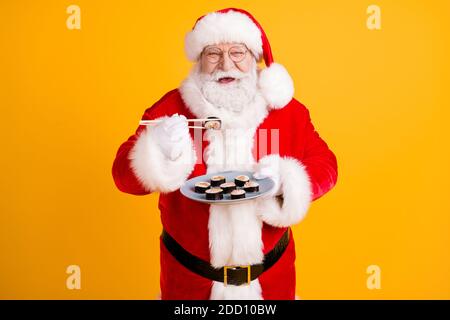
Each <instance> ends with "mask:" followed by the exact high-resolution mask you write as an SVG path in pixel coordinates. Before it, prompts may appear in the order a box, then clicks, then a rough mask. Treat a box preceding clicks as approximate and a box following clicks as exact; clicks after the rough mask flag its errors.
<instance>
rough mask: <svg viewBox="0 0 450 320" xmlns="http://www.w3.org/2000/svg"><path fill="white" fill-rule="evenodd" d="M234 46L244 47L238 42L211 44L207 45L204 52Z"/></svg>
mask: <svg viewBox="0 0 450 320" xmlns="http://www.w3.org/2000/svg"><path fill="white" fill-rule="evenodd" d="M235 46H239V47H240V46H245V45H244V44H243V43H239V42H221V43H217V44H211V45H207V46H205V48H204V49H205V50H206V49H210V48H219V49H222V50H224V49H229V48H231V47H235Z"/></svg>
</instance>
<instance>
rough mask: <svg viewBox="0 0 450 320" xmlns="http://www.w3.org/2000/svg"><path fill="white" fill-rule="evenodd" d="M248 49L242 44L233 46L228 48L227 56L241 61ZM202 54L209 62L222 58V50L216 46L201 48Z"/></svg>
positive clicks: (216, 61)
mask: <svg viewBox="0 0 450 320" xmlns="http://www.w3.org/2000/svg"><path fill="white" fill-rule="evenodd" d="M247 52H248V49H247V47H245V46H243V45H239V46H233V47H231V48H230V49H228V56H229V57H230V59H231V61H233V62H241V61H242V60H244V59H245V56H246V55H247ZM202 55H204V56H205V57H206V60H208V62H210V63H213V64H215V63H218V62H219V61H220V60H222V59H223V55H224V52H223V51H222V50H220V49H219V48H217V47H209V48H206V49H204V50H203V52H202Z"/></svg>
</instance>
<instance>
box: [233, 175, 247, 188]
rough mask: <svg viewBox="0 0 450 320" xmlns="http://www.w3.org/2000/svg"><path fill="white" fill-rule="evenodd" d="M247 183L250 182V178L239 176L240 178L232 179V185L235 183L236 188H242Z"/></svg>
mask: <svg viewBox="0 0 450 320" xmlns="http://www.w3.org/2000/svg"><path fill="white" fill-rule="evenodd" d="M248 181H250V178H249V177H248V176H245V175H240V176H237V177H236V178H234V183H236V185H237V186H238V187H243V186H244V184H245V183H246V182H248Z"/></svg>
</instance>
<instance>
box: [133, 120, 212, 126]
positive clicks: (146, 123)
mask: <svg viewBox="0 0 450 320" xmlns="http://www.w3.org/2000/svg"><path fill="white" fill-rule="evenodd" d="M214 120H218V119H186V122H194V121H214ZM161 121H162V120H161V119H157V120H141V121H139V124H140V125H144V126H145V125H148V124H152V123H159V122H161Z"/></svg>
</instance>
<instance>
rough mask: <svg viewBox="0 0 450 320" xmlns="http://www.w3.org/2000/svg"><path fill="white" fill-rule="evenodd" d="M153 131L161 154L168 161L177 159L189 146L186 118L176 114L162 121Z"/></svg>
mask: <svg viewBox="0 0 450 320" xmlns="http://www.w3.org/2000/svg"><path fill="white" fill-rule="evenodd" d="M153 130H154V134H155V137H156V139H157V142H158V145H159V146H160V148H161V151H162V153H163V154H164V155H165V156H166V157H167V158H168V159H170V160H176V159H177V158H179V157H180V156H181V154H182V152H183V150H184V149H185V148H186V145H187V144H189V137H190V136H189V128H188V125H187V121H186V117H185V116H183V115H178V113H175V114H174V115H172V116H171V117H167V118H165V119H163V120H162V121H161V123H159V124H158V125H156V126H155V127H154V128H153Z"/></svg>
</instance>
